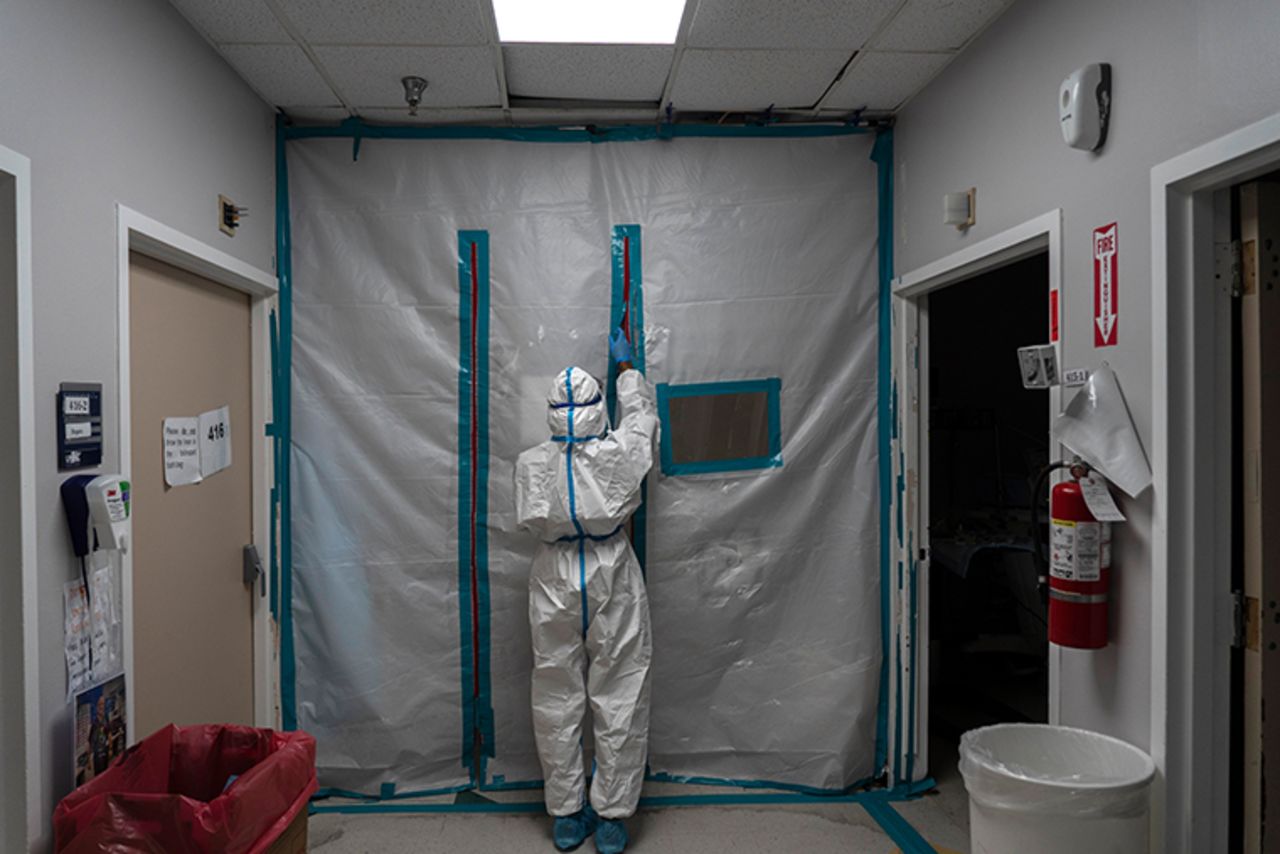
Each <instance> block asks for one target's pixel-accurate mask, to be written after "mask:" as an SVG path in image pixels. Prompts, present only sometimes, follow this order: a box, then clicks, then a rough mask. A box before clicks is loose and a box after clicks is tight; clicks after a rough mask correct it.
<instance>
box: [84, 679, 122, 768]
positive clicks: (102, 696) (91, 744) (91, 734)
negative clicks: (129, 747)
mask: <svg viewBox="0 0 1280 854" xmlns="http://www.w3.org/2000/svg"><path fill="white" fill-rule="evenodd" d="M75 722H76V724H75V757H74V768H73V771H74V774H75V781H76V782H75V784H76V785H77V786H82V785H84V784H85V783H87V782H89V781H90V780H92V779H93V778H94V777H96V776H98V775H99V774H101V773H102V772H103V771H105V770H107V766H108V765H110V764H111V761H112V760H113V759H115V758H116V757H117V756H119V755H120V754H122V753H124V748H125V732H126V728H125V696H124V674H121V675H119V676H117V677H115V678H114V679H110V680H108V681H106V682H103V683H102V684H100V685H95V686H93V687H92V688H88V689H86V690H84V691H81V692H80V693H78V694H76V706H75Z"/></svg>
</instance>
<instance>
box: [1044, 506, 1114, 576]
mask: <svg viewBox="0 0 1280 854" xmlns="http://www.w3.org/2000/svg"><path fill="white" fill-rule="evenodd" d="M1052 527H1053V531H1052V537H1051V540H1050V543H1049V548H1050V553H1051V556H1050V559H1049V574H1050V575H1052V576H1053V577H1054V578H1060V579H1062V580H1063V581H1097V580H1099V579H1100V578H1102V565H1103V546H1104V542H1103V536H1102V527H1103V526H1102V523H1100V522H1072V521H1069V520H1066V519H1054V520H1053V526H1052Z"/></svg>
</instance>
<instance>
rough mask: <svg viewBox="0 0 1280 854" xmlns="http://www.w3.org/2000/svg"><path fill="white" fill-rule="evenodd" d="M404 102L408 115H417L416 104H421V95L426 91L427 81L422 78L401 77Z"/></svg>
mask: <svg viewBox="0 0 1280 854" xmlns="http://www.w3.org/2000/svg"><path fill="white" fill-rule="evenodd" d="M400 82H401V83H402V84H403V85H404V100H405V103H407V104H408V105H409V115H411V116H416V115H417V114H418V104H420V103H422V93H423V92H425V91H426V89H427V81H426V80H425V79H424V78H422V77H402V78H400Z"/></svg>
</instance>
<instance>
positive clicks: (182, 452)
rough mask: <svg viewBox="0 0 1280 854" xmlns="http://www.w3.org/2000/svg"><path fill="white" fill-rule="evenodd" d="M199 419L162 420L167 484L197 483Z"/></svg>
mask: <svg viewBox="0 0 1280 854" xmlns="http://www.w3.org/2000/svg"><path fill="white" fill-rule="evenodd" d="M202 479H203V475H201V473H200V419H198V418H166V419H165V420H164V482H165V483H167V484H168V485H169V486H186V485H188V484H192V483H199V482H200V481H201V480H202Z"/></svg>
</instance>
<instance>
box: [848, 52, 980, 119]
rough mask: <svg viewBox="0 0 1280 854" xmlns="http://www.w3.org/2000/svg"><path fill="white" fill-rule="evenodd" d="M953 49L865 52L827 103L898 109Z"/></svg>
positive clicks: (856, 107) (946, 58) (934, 74)
mask: <svg viewBox="0 0 1280 854" xmlns="http://www.w3.org/2000/svg"><path fill="white" fill-rule="evenodd" d="M954 55H955V54H950V53H864V54H861V55H859V56H858V58H857V60H855V61H854V63H853V65H851V66H849V71H848V72H847V73H846V74H845V76H844V79H842V80H841V81H840V82H839V83H837V84H836V85H835V88H833V89H832V90H831V94H830V95H829V96H828V97H827V100H826V101H825V102H824V103H823V106H824V107H833V108H837V109H849V110H856V109H861V108H864V107H865V108H867V109H869V110H896V109H897V108H898V107H900V106H901V105H902V103H903V102H904V101H906V100H907V99H908V98H910V97H911V96H912V95H914V94H915V93H916V92H919V91H920V90H921V89H922V88H924V85H925V84H926V83H928V82H929V81H930V80H932V79H933V78H934V77H935V76H936V75H937V73H938V72H939V71H941V70H942V67H943V66H944V65H946V64H947V63H948V62H950V61H951V59H952V57H953V56H954Z"/></svg>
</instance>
